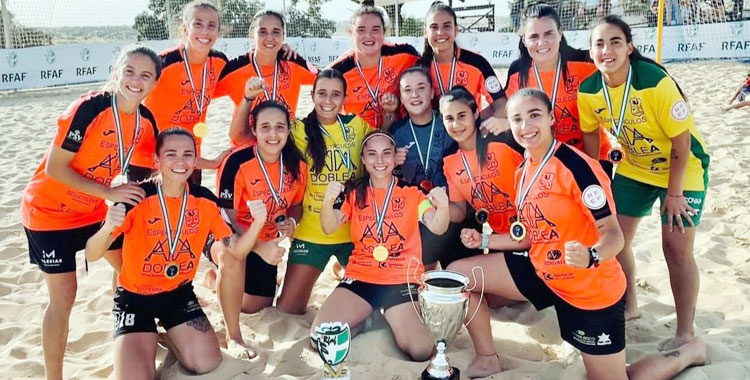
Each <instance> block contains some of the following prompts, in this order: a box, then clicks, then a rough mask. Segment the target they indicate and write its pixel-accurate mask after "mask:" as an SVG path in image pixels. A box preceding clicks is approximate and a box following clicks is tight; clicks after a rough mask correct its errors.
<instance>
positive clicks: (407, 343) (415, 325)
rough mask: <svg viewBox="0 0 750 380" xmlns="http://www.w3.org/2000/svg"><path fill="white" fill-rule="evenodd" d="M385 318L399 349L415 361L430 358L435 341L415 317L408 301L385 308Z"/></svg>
mask: <svg viewBox="0 0 750 380" xmlns="http://www.w3.org/2000/svg"><path fill="white" fill-rule="evenodd" d="M385 320H386V321H387V322H388V324H389V325H390V326H391V330H392V331H393V337H394V338H395V339H396V344H398V347H399V348H400V349H401V351H404V352H405V353H406V354H407V355H409V357H411V359H412V360H414V361H416V362H423V361H425V360H427V359H429V358H430V356H431V355H432V352H433V350H434V349H435V341H433V340H432V337H430V333H429V332H428V331H427V329H425V327H424V325H423V324H422V322H421V321H420V320H419V318H418V317H417V314H416V312H415V311H414V307H413V306H412V305H411V303H410V302H406V303H402V304H400V305H396V306H393V307H391V308H389V309H388V310H386V311H385Z"/></svg>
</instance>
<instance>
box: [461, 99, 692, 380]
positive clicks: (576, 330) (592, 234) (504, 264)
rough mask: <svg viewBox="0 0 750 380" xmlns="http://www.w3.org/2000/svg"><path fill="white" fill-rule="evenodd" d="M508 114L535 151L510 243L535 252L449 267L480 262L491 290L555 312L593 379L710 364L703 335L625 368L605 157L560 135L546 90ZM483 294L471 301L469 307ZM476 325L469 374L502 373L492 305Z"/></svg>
mask: <svg viewBox="0 0 750 380" xmlns="http://www.w3.org/2000/svg"><path fill="white" fill-rule="evenodd" d="M507 110H508V121H509V123H510V125H511V130H512V131H513V137H514V138H515V139H516V140H517V141H518V143H519V144H521V146H523V147H524V148H526V150H527V152H528V156H527V159H526V161H525V162H524V164H523V165H522V166H521V167H520V168H519V170H518V173H517V174H516V186H515V188H516V191H515V194H516V202H515V205H516V208H517V210H518V215H519V219H520V224H519V223H514V224H513V226H511V237H512V238H513V239H514V240H524V239H526V245H528V244H529V243H530V245H531V248H530V250H529V255H528V257H525V256H522V255H515V254H512V253H509V254H505V255H488V256H483V257H472V258H468V259H465V260H461V261H458V262H456V263H454V264H453V265H452V266H450V267H449V269H453V270H457V271H460V272H462V273H468V272H470V271H471V268H472V267H474V266H475V265H481V266H483V267H484V269H485V273H493V276H491V277H488V278H487V279H486V282H485V291H486V292H487V293H492V294H498V295H501V296H503V297H507V298H511V299H515V300H528V301H530V302H531V303H532V304H534V306H535V307H536V308H537V309H538V310H541V309H543V308H546V307H549V306H554V307H555V311H556V312H557V318H558V324H559V326H560V332H561V335H562V338H563V340H565V341H566V342H568V343H570V344H572V345H573V346H574V347H576V348H578V349H579V350H581V352H582V356H583V363H584V365H585V366H586V372H587V376H588V378H589V379H627V378H633V379H667V378H671V377H672V376H674V375H676V374H677V373H678V372H680V371H681V370H682V369H684V368H685V367H687V366H689V365H695V364H700V363H702V362H703V361H704V360H705V344H704V343H703V342H702V341H700V340H698V339H697V338H696V339H693V340H692V341H690V342H689V343H687V344H685V345H683V346H682V347H680V348H679V349H677V350H676V351H673V352H669V353H665V354H664V355H656V356H649V357H646V358H644V359H642V360H640V361H638V362H636V363H634V364H632V365H631V366H629V367H627V368H626V365H625V350H624V349H625V287H626V283H625V275H624V274H623V272H622V268H621V267H620V265H619V263H618V262H617V260H615V259H614V257H615V256H616V255H617V253H618V252H619V251H620V249H622V246H623V243H624V239H623V236H622V231H621V230H620V227H619V225H618V223H617V218H616V215H615V208H614V201H613V200H612V191H611V189H610V184H609V179H608V177H607V175H606V174H605V173H604V171H603V169H602V168H601V166H600V165H599V163H598V162H597V161H595V160H594V159H592V158H589V157H588V156H586V155H585V154H584V153H582V152H581V151H579V150H577V149H575V148H571V147H569V146H567V145H565V144H562V143H559V142H557V141H556V140H555V139H554V137H553V134H552V125H553V123H554V114H553V113H552V107H551V103H550V101H549V99H548V98H547V96H546V95H545V94H544V93H543V92H541V91H539V90H536V89H529V88H526V89H522V90H520V91H518V93H516V94H515V95H514V96H513V97H511V99H510V100H509V101H508V108H507ZM461 238H462V240H463V241H464V243H466V244H471V243H472V242H475V241H477V240H479V239H481V237H480V236H479V235H478V233H477V232H476V231H472V230H464V231H462V235H461ZM506 241H507V242H508V244H509V245H511V244H518V243H516V242H510V239H506ZM495 248H496V247H495ZM508 248H512V247H508ZM478 298H479V297H478V295H472V302H471V303H472V304H475V303H476V301H477V299H478ZM470 307H473V306H470ZM468 329H469V333H470V334H471V337H472V340H473V341H474V345H475V348H476V350H477V358H476V359H475V360H474V362H473V363H472V364H471V366H470V368H469V370H467V371H466V372H467V375H469V376H471V377H485V376H488V375H490V374H492V373H495V372H499V371H500V369H501V368H500V361H499V358H498V357H497V355H496V354H495V348H494V344H493V341H492V332H491V330H490V323H489V313H488V311H487V307H486V305H481V308H480V312H478V313H477V316H476V319H475V320H474V321H473V322H472V323H471V324H470V325H469V326H468Z"/></svg>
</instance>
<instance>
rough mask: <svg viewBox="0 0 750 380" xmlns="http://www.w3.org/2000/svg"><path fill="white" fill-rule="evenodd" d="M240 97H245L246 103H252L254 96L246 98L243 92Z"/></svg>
mask: <svg viewBox="0 0 750 380" xmlns="http://www.w3.org/2000/svg"><path fill="white" fill-rule="evenodd" d="M242 97H243V98H245V101H246V102H248V103H252V102H254V101H255V98H248V97H247V96H245V94H242Z"/></svg>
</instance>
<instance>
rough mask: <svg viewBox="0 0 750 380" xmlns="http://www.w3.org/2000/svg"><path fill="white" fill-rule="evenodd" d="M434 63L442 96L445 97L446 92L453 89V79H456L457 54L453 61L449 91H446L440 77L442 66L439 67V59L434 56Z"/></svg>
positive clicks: (454, 55)
mask: <svg viewBox="0 0 750 380" xmlns="http://www.w3.org/2000/svg"><path fill="white" fill-rule="evenodd" d="M432 63H433V65H434V66H435V76H436V77H437V81H438V86H440V94H442V95H445V93H446V92H448V91H450V90H452V89H453V78H455V75H456V54H455V53H454V54H453V60H451V73H450V76H449V78H448V79H449V80H450V82H448V89H447V90H446V89H445V87H444V86H443V78H442V76H441V75H440V65H438V61H437V58H435V56H434V55H433V56H432Z"/></svg>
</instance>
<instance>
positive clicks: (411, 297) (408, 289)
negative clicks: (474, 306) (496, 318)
mask: <svg viewBox="0 0 750 380" xmlns="http://www.w3.org/2000/svg"><path fill="white" fill-rule="evenodd" d="M412 260H414V261H416V262H417V269H418V268H419V265H421V264H420V263H419V260H417V259H415V258H414V256H412V257H410V258H409V263H407V264H406V290H407V291H408V292H409V300H411V307H413V308H414V312H415V313H417V318H419V321H420V322H422V323H424V320H422V314H421V313H420V312H419V310H417V305H415V304H414V296H412V295H411V283H410V282H409V275H410V273H409V269H410V268H411V262H412ZM411 275H412V276H414V280H415V281H414V283H415V284H419V279H418V278H417V271H416V270H415V271H414V273H412V274H411ZM482 278H483V279H484V276H483V277H482ZM482 287H484V284H482Z"/></svg>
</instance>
